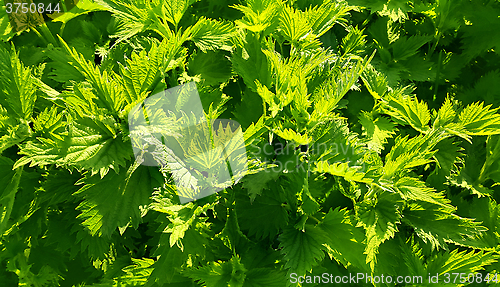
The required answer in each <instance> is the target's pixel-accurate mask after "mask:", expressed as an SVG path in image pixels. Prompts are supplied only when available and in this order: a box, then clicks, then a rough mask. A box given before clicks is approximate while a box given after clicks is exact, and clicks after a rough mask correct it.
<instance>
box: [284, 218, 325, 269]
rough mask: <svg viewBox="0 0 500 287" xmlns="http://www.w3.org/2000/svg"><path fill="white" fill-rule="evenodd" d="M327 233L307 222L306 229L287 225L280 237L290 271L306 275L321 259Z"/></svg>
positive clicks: (286, 266) (323, 254)
mask: <svg viewBox="0 0 500 287" xmlns="http://www.w3.org/2000/svg"><path fill="white" fill-rule="evenodd" d="M327 240H328V238H327V235H326V234H325V232H323V230H321V229H319V228H318V227H314V226H312V225H309V224H306V226H305V228H304V230H298V229H296V228H293V227H287V228H285V229H284V230H283V233H282V234H281V235H280V237H279V241H280V248H281V253H282V254H283V257H284V258H285V260H286V265H285V268H287V269H289V272H294V273H297V274H300V275H305V273H306V272H310V271H311V270H312V268H313V267H314V266H316V265H317V264H318V263H319V262H320V261H321V260H323V258H324V256H325V253H324V249H325V247H324V246H323V244H324V243H326V242H327Z"/></svg>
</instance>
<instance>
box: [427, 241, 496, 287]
mask: <svg viewBox="0 0 500 287" xmlns="http://www.w3.org/2000/svg"><path fill="white" fill-rule="evenodd" d="M498 258H500V256H499V255H498V254H497V253H495V252H485V251H474V250H470V251H467V250H463V251H459V250H458V248H457V249H454V250H452V251H451V252H443V253H440V254H438V255H436V256H435V257H433V258H430V259H428V261H429V263H428V266H427V272H428V273H429V274H431V275H436V274H439V285H441V286H457V283H459V282H461V280H462V279H458V280H456V281H455V282H454V280H453V279H454V277H455V274H477V273H478V271H482V270H484V266H486V265H490V264H492V263H495V262H497V261H498ZM446 274H448V275H446ZM452 274H453V275H452ZM448 276H449V277H451V278H448ZM491 277H493V276H491ZM447 279H451V280H447ZM493 281H494V280H493ZM447 282H448V283H447Z"/></svg>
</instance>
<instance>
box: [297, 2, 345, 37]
mask: <svg viewBox="0 0 500 287" xmlns="http://www.w3.org/2000/svg"><path fill="white" fill-rule="evenodd" d="M351 9H352V7H351V6H349V5H346V4H345V3H339V2H330V1H323V3H322V4H321V5H319V6H314V7H310V8H309V9H307V10H306V11H305V15H306V17H307V20H308V22H309V23H310V25H311V28H312V31H313V32H314V34H316V36H317V37H319V36H321V35H323V34H325V33H326V32H327V31H328V30H330V29H331V28H332V27H333V25H335V24H336V23H342V24H345V23H346V22H347V20H346V19H345V17H346V16H347V15H348V12H349V11H350V10H351Z"/></svg>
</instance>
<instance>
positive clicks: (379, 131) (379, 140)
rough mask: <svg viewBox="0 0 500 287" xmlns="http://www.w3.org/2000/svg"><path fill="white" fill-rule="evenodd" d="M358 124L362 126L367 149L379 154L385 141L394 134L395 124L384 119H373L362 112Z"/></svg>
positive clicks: (368, 114) (370, 115)
mask: <svg viewBox="0 0 500 287" xmlns="http://www.w3.org/2000/svg"><path fill="white" fill-rule="evenodd" d="M359 122H360V123H361V125H362V126H363V129H364V132H363V136H365V137H366V140H367V142H366V143H367V146H368V148H369V149H372V150H374V151H376V152H377V153H381V152H382V150H383V149H384V144H386V143H387V139H389V138H391V137H392V136H393V135H395V134H396V131H397V129H396V127H395V126H396V124H394V123H393V122H391V121H390V120H388V119H386V118H384V117H381V116H380V117H377V118H374V116H373V114H372V113H368V112H364V111H363V112H362V113H361V114H360V115H359Z"/></svg>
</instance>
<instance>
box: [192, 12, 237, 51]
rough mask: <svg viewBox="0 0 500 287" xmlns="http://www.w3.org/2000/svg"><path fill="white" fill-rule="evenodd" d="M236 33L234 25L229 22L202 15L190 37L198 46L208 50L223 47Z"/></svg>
mask: <svg viewBox="0 0 500 287" xmlns="http://www.w3.org/2000/svg"><path fill="white" fill-rule="evenodd" d="M234 33H235V29H234V26H233V25H232V24H231V23H229V22H222V21H218V20H213V19H208V18H204V17H201V18H200V19H199V20H198V22H196V24H194V26H193V27H192V30H191V37H190V39H191V41H193V43H194V44H195V45H196V46H197V47H198V48H200V49H201V50H202V51H203V52H206V51H208V50H216V49H223V48H224V45H225V44H226V43H228V42H229V40H230V39H231V37H233V34H234ZM226 49H227V48H226Z"/></svg>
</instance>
